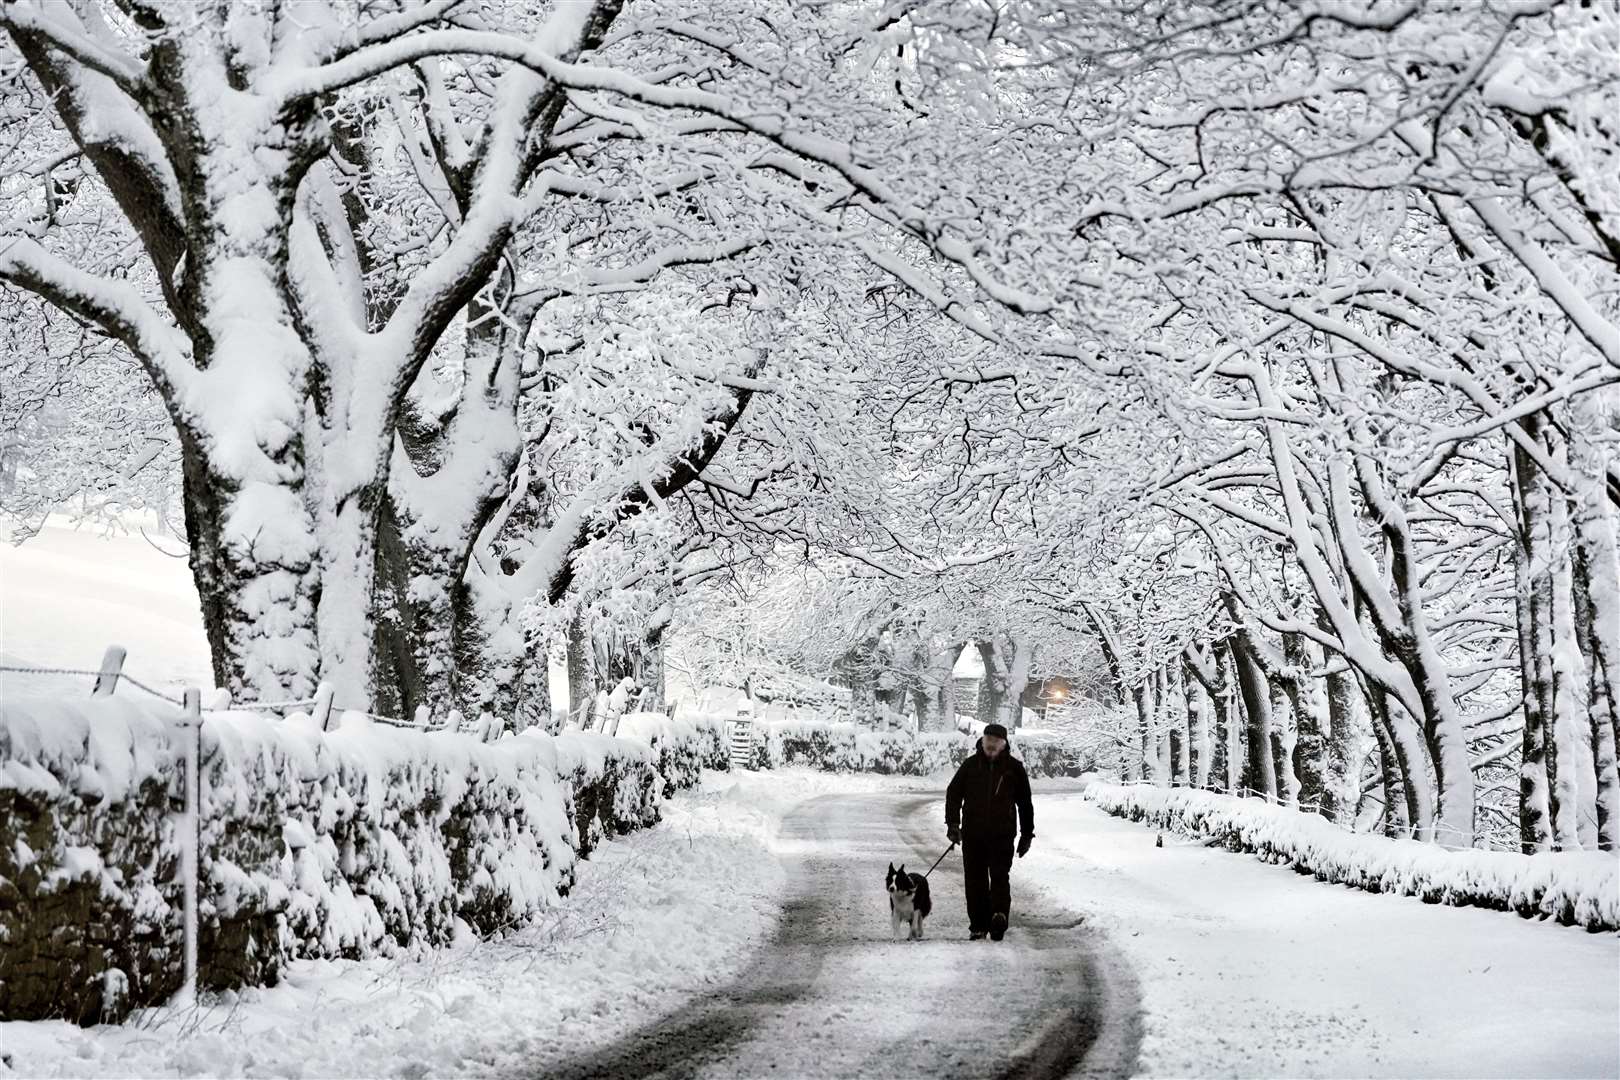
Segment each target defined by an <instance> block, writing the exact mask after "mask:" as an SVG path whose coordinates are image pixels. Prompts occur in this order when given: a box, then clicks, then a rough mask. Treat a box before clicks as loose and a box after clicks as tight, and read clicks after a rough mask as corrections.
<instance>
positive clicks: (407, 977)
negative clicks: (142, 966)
mask: <svg viewBox="0 0 1620 1080" xmlns="http://www.w3.org/2000/svg"><path fill="white" fill-rule="evenodd" d="M898 786H902V785H899V784H897V783H895V782H893V781H879V780H877V779H876V778H869V777H843V778H839V777H829V776H827V775H826V774H820V773H796V772H795V773H784V774H772V775H768V776H765V775H760V774H741V775H739V776H736V777H733V776H728V775H727V774H724V773H714V774H710V775H709V776H708V777H707V778H706V779H705V783H704V785H703V787H702V788H701V789H700V790H699V791H697V792H693V793H689V794H684V795H682V796H679V797H678V798H676V799H674V800H672V801H671V802H670V804H669V806H668V808H667V813H666V816H665V820H664V821H663V823H662V824H660V825H658V826H656V827H654V828H652V829H649V830H646V831H644V832H640V833H634V834H631V835H630V836H627V837H624V838H622V839H619V840H616V841H613V842H611V843H607V844H605V845H603V846H602V847H601V848H600V849H598V850H597V851H596V852H595V853H594V854H593V855H592V857H591V859H590V861H589V862H588V863H586V864H585V865H584V866H583V867H582V868H581V871H580V876H579V883H578V886H577V887H576V889H575V891H574V893H573V894H572V895H570V897H569V898H568V899H567V901H566V902H565V904H564V906H563V907H561V908H560V909H559V910H558V912H557V914H556V917H555V918H553V919H550V920H547V921H546V922H544V923H543V924H541V925H539V926H536V927H534V928H532V929H530V930H526V931H524V932H522V933H520V934H517V935H514V936H512V937H510V938H508V939H507V940H505V941H499V942H483V943H480V942H477V941H469V942H468V943H467V944H466V945H465V946H463V947H459V948H455V949H450V950H445V951H443V952H440V953H437V954H434V955H431V956H429V957H427V958H425V959H422V960H416V961H390V960H373V961H362V962H352V961H351V962H344V961H337V962H333V961H319V962H314V961H299V962H297V963H295V964H293V965H292V968H291V973H290V977H289V978H288V979H287V980H286V981H285V982H284V983H283V984H282V985H280V986H277V987H273V988H267V989H250V990H245V991H242V992H240V993H238V994H227V995H224V996H223V997H222V998H218V999H214V1000H209V1001H207V1002H206V1003H205V1004H204V1005H203V1006H202V1007H201V1008H196V1009H174V1008H163V1009H156V1010H151V1011H149V1012H148V1013H146V1014H144V1015H141V1016H139V1017H137V1018H135V1019H132V1020H131V1021H130V1022H129V1023H127V1024H124V1025H121V1026H116V1027H113V1026H103V1027H96V1028H89V1029H83V1028H79V1027H76V1026H74V1025H71V1024H67V1023H60V1022H34V1023H0V1063H3V1064H0V1076H41V1077H44V1076H76V1077H103V1076H143V1077H145V1076H307V1077H317V1076H320V1077H328V1076H357V1075H363V1076H403V1077H424V1076H450V1075H457V1076H465V1075H474V1074H476V1075H491V1074H497V1073H509V1072H513V1071H517V1072H522V1071H523V1068H524V1065H525V1061H526V1060H528V1059H530V1058H532V1057H533V1056H534V1055H533V1048H534V1047H537V1046H545V1047H547V1048H548V1053H551V1054H555V1051H556V1048H557V1046H558V1045H559V1044H562V1045H566V1046H571V1047H577V1050H578V1052H579V1053H584V1052H586V1051H588V1050H590V1049H591V1048H593V1047H595V1046H598V1045H601V1044H603V1043H606V1042H610V1041H612V1040H613V1039H615V1038H617V1037H619V1036H622V1035H624V1034H625V1033H626V1032H628V1031H630V1030H632V1029H633V1028H635V1027H637V1026H639V1025H641V1024H644V1023H647V1022H648V1021H650V1020H652V1019H654V1018H655V1017H657V1016H658V1015H660V1014H662V1013H664V1012H667V1011H669V1010H671V1009H674V1008H677V1007H678V1006H680V1005H681V1004H682V1003H683V1002H684V1001H685V1000H687V999H688V998H690V997H691V996H692V995H696V994H701V993H703V992H704V990H705V988H708V987H712V986H714V985H717V984H719V983H723V982H724V981H726V980H727V979H728V978H729V977H731V976H732V975H734V974H735V973H736V972H737V971H739V970H741V968H742V967H743V966H745V965H746V964H747V962H748V961H749V960H750V959H751V957H752V955H753V951H754V947H755V946H757V945H758V944H759V943H760V942H761V941H763V940H765V939H766V938H767V937H768V936H769V934H770V932H771V929H772V927H773V926H774V924H775V921H776V917H777V912H778V904H779V900H780V893H781V886H782V883H783V880H784V872H783V870H782V867H781V865H780V863H779V862H778V861H777V859H776V858H775V857H774V856H773V855H772V851H771V849H772V846H773V844H774V843H775V841H776V835H777V827H778V825H779V824H780V822H781V820H782V817H783V815H784V813H785V812H786V811H787V810H788V809H789V808H790V807H792V806H793V805H794V804H796V803H798V802H799V801H801V800H802V799H805V798H808V797H810V796H812V795H815V794H818V793H821V792H824V791H828V790H850V789H856V790H867V789H871V788H875V787H885V788H893V787H898Z"/></svg>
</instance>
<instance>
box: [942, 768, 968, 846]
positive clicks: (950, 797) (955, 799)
mask: <svg viewBox="0 0 1620 1080" xmlns="http://www.w3.org/2000/svg"><path fill="white" fill-rule="evenodd" d="M963 768H964V766H962V765H958V766H957V767H956V775H955V776H953V777H951V782H950V784H948V785H947V786H946V788H945V831H946V832H947V833H951V832H955V831H956V829H957V827H958V824H957V823H958V821H959V820H960V818H961V816H962V769H963Z"/></svg>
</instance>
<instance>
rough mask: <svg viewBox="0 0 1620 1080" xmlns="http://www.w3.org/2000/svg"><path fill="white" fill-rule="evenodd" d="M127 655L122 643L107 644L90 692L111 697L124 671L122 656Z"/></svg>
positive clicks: (97, 695) (98, 695)
mask: <svg viewBox="0 0 1620 1080" xmlns="http://www.w3.org/2000/svg"><path fill="white" fill-rule="evenodd" d="M127 655H128V652H127V651H126V650H125V649H124V647H123V646H122V645H109V646H107V652H106V653H105V654H104V655H103V656H102V658H101V672H100V673H99V674H98V675H97V676H96V686H95V689H93V690H91V691H90V693H91V694H93V695H94V696H96V697H112V694H113V691H114V690H117V689H118V676H120V675H122V674H123V673H124V657H125V656H127ZM169 700H171V701H172V700H174V699H173V698H170V699H169Z"/></svg>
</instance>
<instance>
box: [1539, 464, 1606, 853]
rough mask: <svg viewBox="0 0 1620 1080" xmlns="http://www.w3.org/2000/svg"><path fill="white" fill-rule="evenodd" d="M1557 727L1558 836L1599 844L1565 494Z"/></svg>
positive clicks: (1558, 587)
mask: <svg viewBox="0 0 1620 1080" xmlns="http://www.w3.org/2000/svg"><path fill="white" fill-rule="evenodd" d="M1551 525H1552V536H1553V544H1554V550H1553V552H1552V615H1553V633H1552V637H1553V652H1552V671H1553V723H1552V741H1553V743H1554V744H1555V745H1556V746H1557V748H1558V750H1557V753H1555V754H1553V755H1552V756H1551V757H1550V758H1549V761H1550V762H1551V763H1552V764H1553V768H1552V769H1551V770H1549V779H1550V780H1551V781H1552V790H1553V796H1554V806H1553V835H1554V838H1555V840H1556V842H1557V846H1558V847H1559V848H1560V849H1561V850H1565V851H1570V850H1578V849H1580V848H1595V847H1596V846H1597V799H1596V790H1595V787H1596V785H1595V784H1594V782H1593V781H1594V778H1595V777H1596V768H1595V765H1594V763H1593V760H1592V738H1591V720H1590V718H1589V716H1588V715H1585V714H1583V708H1582V702H1581V698H1583V697H1584V696H1585V695H1586V689H1587V678H1586V671H1585V665H1584V664H1583V663H1582V657H1581V650H1580V645H1579V642H1578V633H1577V630H1576V627H1575V574H1574V564H1573V561H1572V559H1571V557H1570V556H1571V549H1572V548H1573V547H1574V544H1573V543H1572V540H1573V529H1572V528H1571V522H1570V515H1569V504H1568V502H1567V501H1566V500H1565V499H1564V498H1563V497H1562V495H1561V494H1559V493H1555V494H1554V497H1553V500H1552V517H1551Z"/></svg>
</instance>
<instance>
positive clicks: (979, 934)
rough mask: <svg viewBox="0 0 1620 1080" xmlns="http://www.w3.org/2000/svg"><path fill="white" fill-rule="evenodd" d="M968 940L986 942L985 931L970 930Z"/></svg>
mask: <svg viewBox="0 0 1620 1080" xmlns="http://www.w3.org/2000/svg"><path fill="white" fill-rule="evenodd" d="M968 940H969V941H983V940H984V931H983V930H969V931H968Z"/></svg>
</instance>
